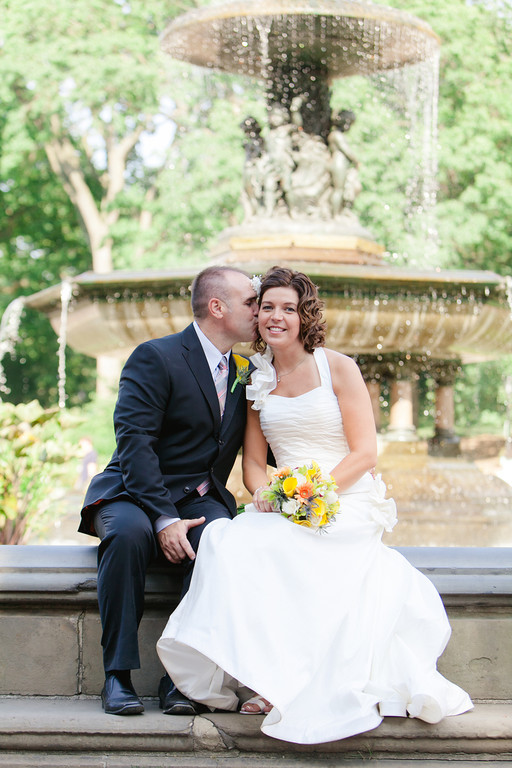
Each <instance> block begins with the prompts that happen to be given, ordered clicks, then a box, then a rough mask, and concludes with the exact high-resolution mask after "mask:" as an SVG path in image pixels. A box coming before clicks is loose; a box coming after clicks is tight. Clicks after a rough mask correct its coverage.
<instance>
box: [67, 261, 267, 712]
mask: <svg viewBox="0 0 512 768" xmlns="http://www.w3.org/2000/svg"><path fill="white" fill-rule="evenodd" d="M192 312H193V316H194V322H193V323H192V324H191V325H189V326H188V327H187V328H185V330H184V331H182V332H181V333H176V334H174V335H171V336H165V337H164V338H161V339H153V340H151V341H147V342H145V343H143V344H141V345H140V346H138V347H137V348H136V349H135V351H134V352H133V353H132V355H131V356H130V358H129V359H128V361H127V362H126V365H125V367H124V369H123V372H122V374H121V379H120V384H119V396H118V400H117V404H116V408H115V411H114V426H115V433H116V445H117V447H116V450H115V452H114V454H113V456H112V459H111V460H110V463H109V464H108V465H107V467H106V469H105V470H104V471H103V472H101V473H100V474H99V475H96V477H94V478H93V480H92V481H91V484H90V486H89V489H88V491H87V494H86V497H85V501H84V507H83V509H82V522H81V524H80V528H79V530H80V531H81V532H82V533H88V534H91V535H97V536H99V537H100V538H101V543H100V545H99V548H98V602H99V609H100V617H101V622H102V627H103V635H102V640H101V642H102V646H103V663H104V667H105V686H104V688H103V691H102V695H101V698H102V705H103V708H104V710H105V712H107V713H109V714H113V715H130V714H139V713H141V712H142V711H143V710H144V706H143V704H142V702H141V700H140V698H139V697H138V696H137V694H136V692H135V690H134V688H133V685H132V683H131V678H130V670H132V669H137V668H139V667H140V661H139V649H138V637H137V630H138V626H139V623H140V620H141V618H142V613H143V609H144V584H145V577H146V571H147V568H148V566H149V564H150V562H151V561H152V560H153V559H154V558H155V557H156V556H157V555H158V553H159V550H160V551H161V552H162V553H163V555H165V557H166V558H167V560H169V561H170V562H171V563H182V564H183V566H184V586H183V593H184V592H185V591H186V590H187V589H188V585H189V582H190V578H191V576H192V568H193V564H194V563H193V561H194V558H195V552H196V551H197V547H198V544H199V539H200V536H201V532H202V531H203V529H204V527H205V526H206V525H207V524H208V523H210V522H211V521H212V520H215V519H218V518H222V517H233V516H234V515H235V514H236V504H235V500H234V498H233V496H232V495H231V494H230V493H229V491H228V490H227V489H226V487H225V484H226V481H227V479H228V476H229V473H230V472H231V469H232V467H233V464H234V461H235V458H236V455H237V452H238V449H239V448H240V446H241V443H242V438H243V433H244V427H245V413H246V401H245V397H244V394H245V393H244V387H243V385H242V384H240V383H239V382H238V381H237V379H236V376H237V371H236V366H235V362H234V360H233V357H232V355H231V353H230V350H231V347H232V346H233V345H234V344H235V343H236V342H239V341H252V340H253V338H254V337H255V334H256V323H257V315H258V305H257V296H256V293H255V291H254V289H253V287H252V285H251V281H250V279H249V277H248V276H247V275H246V274H245V273H244V272H242V271H240V270H237V269H235V268H232V267H208V268H207V269H205V270H204V271H203V272H201V273H200V274H198V275H197V277H196V278H195V280H194V282H193V284H192ZM235 382H237V383H236V384H235ZM158 693H159V699H160V706H161V708H162V709H163V711H164V714H194V713H196V712H197V711H198V705H197V704H195V702H191V701H190V700H189V699H187V698H186V697H185V696H183V694H181V693H180V691H178V690H177V688H176V687H175V686H174V684H173V683H172V681H171V679H170V678H169V676H168V675H166V676H165V677H163V678H162V680H161V681H160V687H159V692H158Z"/></svg>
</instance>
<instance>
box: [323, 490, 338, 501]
mask: <svg viewBox="0 0 512 768" xmlns="http://www.w3.org/2000/svg"><path fill="white" fill-rule="evenodd" d="M324 501H325V503H326V504H336V502H337V501H339V496H338V494H337V493H336V491H327V493H326V494H325V496H324Z"/></svg>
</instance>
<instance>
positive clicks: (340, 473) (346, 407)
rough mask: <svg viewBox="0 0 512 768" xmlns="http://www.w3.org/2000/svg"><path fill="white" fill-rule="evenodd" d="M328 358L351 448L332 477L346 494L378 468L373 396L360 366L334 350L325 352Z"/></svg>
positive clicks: (339, 489)
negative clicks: (368, 473) (347, 490)
mask: <svg viewBox="0 0 512 768" xmlns="http://www.w3.org/2000/svg"><path fill="white" fill-rule="evenodd" d="M326 354H327V359H328V361H329V367H330V369H331V378H332V385H333V389H334V392H335V394H336V396H337V398H338V403H339V406H340V411H341V416H342V419H343V428H344V431H345V436H346V438H347V442H348V446H349V448H350V453H349V454H348V455H347V456H345V458H344V459H342V460H341V461H340V462H339V464H337V465H336V466H335V467H334V469H333V471H332V473H331V474H332V476H333V477H334V479H335V481H336V483H337V485H338V491H344V490H345V489H347V488H349V487H350V486H351V485H353V484H354V483H355V482H357V480H359V479H360V478H361V477H362V476H363V475H364V473H365V472H368V471H370V470H372V469H373V468H374V467H375V464H376V463H377V434H376V429H375V419H374V417H373V409H372V404H371V400H370V395H369V393H368V389H367V387H366V384H365V383H364V379H363V377H362V375H361V371H360V370H359V368H358V366H357V364H356V363H355V362H354V360H352V359H351V358H350V357H347V356H346V355H342V354H340V353H339V352H334V351H333V350H326Z"/></svg>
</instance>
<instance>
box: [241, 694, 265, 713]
mask: <svg viewBox="0 0 512 768" xmlns="http://www.w3.org/2000/svg"><path fill="white" fill-rule="evenodd" d="M246 704H255V705H256V706H257V707H258V709H255V710H251V709H244V707H245V705H246ZM271 709H272V704H271V703H270V702H269V701H267V700H266V699H264V698H263V696H253V697H252V699H247V701H244V703H243V704H242V708H241V709H240V714H241V715H268V713H269V712H270V710H271Z"/></svg>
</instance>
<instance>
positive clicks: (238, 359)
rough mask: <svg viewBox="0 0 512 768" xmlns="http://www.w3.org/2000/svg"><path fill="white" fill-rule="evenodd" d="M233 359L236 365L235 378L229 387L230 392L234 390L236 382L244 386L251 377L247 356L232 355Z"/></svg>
mask: <svg viewBox="0 0 512 768" xmlns="http://www.w3.org/2000/svg"><path fill="white" fill-rule="evenodd" d="M233 360H234V361H235V365H236V379H235V380H234V382H233V386H232V387H231V392H234V391H235V387H236V385H237V384H242V385H243V386H244V387H245V385H246V384H248V383H249V379H250V378H251V372H250V371H249V361H248V360H247V358H245V357H242V355H233Z"/></svg>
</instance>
